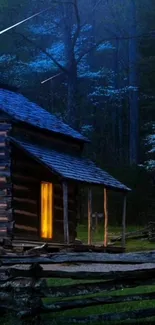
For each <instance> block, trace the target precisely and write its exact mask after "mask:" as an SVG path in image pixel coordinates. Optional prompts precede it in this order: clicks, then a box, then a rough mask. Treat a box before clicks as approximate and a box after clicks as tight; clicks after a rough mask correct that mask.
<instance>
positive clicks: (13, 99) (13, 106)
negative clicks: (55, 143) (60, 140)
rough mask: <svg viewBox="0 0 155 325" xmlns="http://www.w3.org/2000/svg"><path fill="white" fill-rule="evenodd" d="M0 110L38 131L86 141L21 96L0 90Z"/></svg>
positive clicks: (76, 132) (67, 126)
mask: <svg viewBox="0 0 155 325" xmlns="http://www.w3.org/2000/svg"><path fill="white" fill-rule="evenodd" d="M0 110H2V111H3V112H5V113H7V114H9V115H10V116H11V117H12V118H14V119H15V120H17V121H21V122H25V123H28V124H30V125H33V126H35V127H38V128H40V129H45V130H48V131H51V132H54V133H57V134H63V135H66V136H69V137H71V138H74V139H77V140H82V141H88V139H87V138H85V137H84V136H83V135H82V134H80V133H79V132H78V131H76V130H74V129H72V128H71V127H70V126H69V125H67V124H65V123H63V122H62V121H61V120H60V119H58V118H57V117H56V116H55V115H53V114H51V113H49V112H48V111H46V110H45V109H43V108H41V107H40V106H38V105H37V104H35V103H32V102H31V101H29V100H28V99H27V98H26V97H24V96H23V95H21V94H18V93H15V92H12V91H9V90H6V89H0Z"/></svg>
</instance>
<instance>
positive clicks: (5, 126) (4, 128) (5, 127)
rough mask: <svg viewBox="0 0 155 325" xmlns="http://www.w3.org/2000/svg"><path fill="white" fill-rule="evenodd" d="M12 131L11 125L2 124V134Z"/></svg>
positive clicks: (0, 130)
mask: <svg viewBox="0 0 155 325" xmlns="http://www.w3.org/2000/svg"><path fill="white" fill-rule="evenodd" d="M11 129H12V125H11V124H10V123H1V125H0V132H2V133H0V134H3V131H10V130H11Z"/></svg>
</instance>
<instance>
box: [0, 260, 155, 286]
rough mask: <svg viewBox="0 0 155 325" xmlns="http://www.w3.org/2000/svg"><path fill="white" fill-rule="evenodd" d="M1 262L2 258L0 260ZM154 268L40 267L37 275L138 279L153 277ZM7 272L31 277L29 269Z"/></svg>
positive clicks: (44, 276) (12, 274) (13, 275)
mask: <svg viewBox="0 0 155 325" xmlns="http://www.w3.org/2000/svg"><path fill="white" fill-rule="evenodd" d="M1 262H2V263H3V260H2V261H1ZM154 273H155V268H152V269H147V271H146V269H141V270H132V271H110V272H87V271H78V272H77V271H76V272H71V271H70V272H69V271H61V270H57V271H51V270H43V269H40V270H39V271H37V277H41V278H49V277H53V278H72V279H83V280H84V279H87V278H89V280H91V279H98V280H99V279H102V280H103V279H105V280H109V279H115V280H117V279H125V278H127V277H128V278H131V279H137V278H139V281H140V280H141V281H142V280H145V279H148V278H149V277H152V278H153V277H154ZM8 274H9V275H10V276H12V277H31V276H32V272H31V269H28V270H24V269H20V268H17V267H16V268H10V269H9V270H8Z"/></svg>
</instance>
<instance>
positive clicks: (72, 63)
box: [62, 4, 78, 128]
mask: <svg viewBox="0 0 155 325" xmlns="http://www.w3.org/2000/svg"><path fill="white" fill-rule="evenodd" d="M62 18H63V25H64V31H63V32H64V47H65V49H64V55H65V58H66V68H67V70H68V74H67V109H66V122H67V123H68V124H69V125H71V126H72V127H75V128H78V110H77V106H78V102H77V101H78V97H77V88H78V87H77V84H78V79H77V63H76V59H75V48H74V45H73V41H72V33H73V26H74V6H73V5H72V4H62Z"/></svg>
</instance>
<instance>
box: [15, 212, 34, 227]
mask: <svg viewBox="0 0 155 325" xmlns="http://www.w3.org/2000/svg"><path fill="white" fill-rule="evenodd" d="M14 218H15V223H16V224H18V225H21V226H29V227H34V228H37V227H38V217H36V218H34V217H31V216H25V215H22V216H21V215H20V214H15V213H14Z"/></svg>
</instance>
